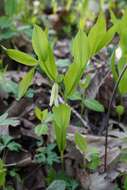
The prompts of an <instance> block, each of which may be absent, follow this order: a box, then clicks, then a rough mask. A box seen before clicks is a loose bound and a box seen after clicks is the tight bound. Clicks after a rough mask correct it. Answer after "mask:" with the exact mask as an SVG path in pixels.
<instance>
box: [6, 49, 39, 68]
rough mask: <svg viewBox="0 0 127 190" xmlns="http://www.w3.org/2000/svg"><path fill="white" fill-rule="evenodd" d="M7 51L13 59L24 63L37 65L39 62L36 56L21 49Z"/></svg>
mask: <svg viewBox="0 0 127 190" xmlns="http://www.w3.org/2000/svg"><path fill="white" fill-rule="evenodd" d="M6 52H7V54H8V56H9V57H10V58H11V59H13V60H15V61H17V62H19V63H22V64H24V65H28V66H35V65H37V63H38V61H37V60H36V59H35V58H33V57H32V56H30V55H28V54H26V53H24V52H21V51H19V50H14V49H7V50H6Z"/></svg>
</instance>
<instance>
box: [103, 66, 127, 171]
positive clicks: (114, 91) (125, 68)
mask: <svg viewBox="0 0 127 190" xmlns="http://www.w3.org/2000/svg"><path fill="white" fill-rule="evenodd" d="M126 70H127V65H125V66H124V68H123V70H122V72H121V73H120V75H119V78H118V81H117V83H116V84H115V86H114V89H113V93H112V96H111V99H110V102H109V106H108V112H107V122H106V132H105V157H104V172H106V171H107V155H108V126H109V117H110V113H111V106H112V103H113V99H114V98H115V95H116V91H117V88H118V86H119V83H120V81H121V79H122V77H123V75H124V73H125V71H126Z"/></svg>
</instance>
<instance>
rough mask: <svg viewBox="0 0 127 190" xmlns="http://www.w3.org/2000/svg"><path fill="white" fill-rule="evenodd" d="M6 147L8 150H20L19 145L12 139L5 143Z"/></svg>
mask: <svg viewBox="0 0 127 190" xmlns="http://www.w3.org/2000/svg"><path fill="white" fill-rule="evenodd" d="M7 148H8V149H9V150H10V151H16V152H18V151H19V150H21V145H20V144H18V143H16V142H14V141H12V142H10V143H9V144H8V145H7Z"/></svg>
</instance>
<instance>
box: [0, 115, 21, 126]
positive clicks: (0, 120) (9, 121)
mask: <svg viewBox="0 0 127 190" xmlns="http://www.w3.org/2000/svg"><path fill="white" fill-rule="evenodd" d="M7 117H8V113H4V114H3V115H1V116H0V126H5V125H11V126H16V125H18V124H19V120H17V119H15V118H7Z"/></svg>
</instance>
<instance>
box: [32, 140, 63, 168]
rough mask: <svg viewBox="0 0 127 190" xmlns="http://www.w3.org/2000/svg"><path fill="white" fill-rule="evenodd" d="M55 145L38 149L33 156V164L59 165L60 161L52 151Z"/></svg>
mask: <svg viewBox="0 0 127 190" xmlns="http://www.w3.org/2000/svg"><path fill="white" fill-rule="evenodd" d="M55 147H56V144H48V146H46V147H40V148H38V149H37V153H36V155H35V162H37V163H39V164H47V165H48V166H53V164H54V163H59V162H60V159H59V157H58V155H57V154H56V152H55V151H54V149H55Z"/></svg>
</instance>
